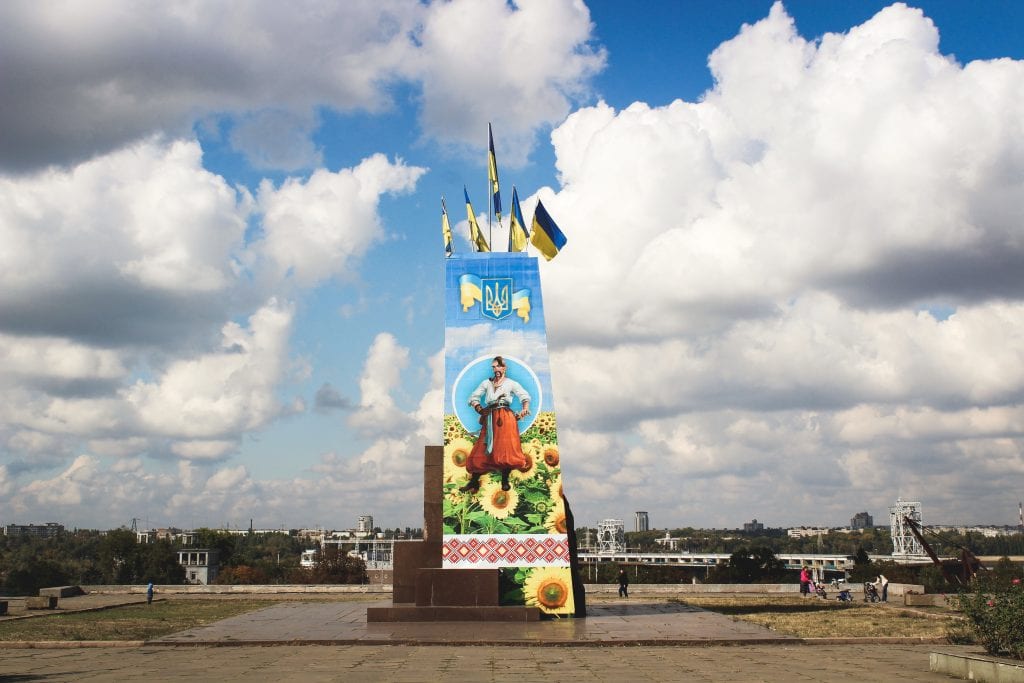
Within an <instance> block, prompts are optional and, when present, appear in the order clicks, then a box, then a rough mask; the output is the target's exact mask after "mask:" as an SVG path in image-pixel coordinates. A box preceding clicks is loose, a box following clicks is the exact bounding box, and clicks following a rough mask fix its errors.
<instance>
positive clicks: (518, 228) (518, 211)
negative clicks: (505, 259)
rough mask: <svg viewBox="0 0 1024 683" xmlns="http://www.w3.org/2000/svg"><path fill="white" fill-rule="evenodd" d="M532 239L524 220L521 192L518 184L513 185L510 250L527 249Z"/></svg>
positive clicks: (509, 227)
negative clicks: (518, 190)
mask: <svg viewBox="0 0 1024 683" xmlns="http://www.w3.org/2000/svg"><path fill="white" fill-rule="evenodd" d="M529 241H530V233H529V232H527V230H526V221H524V220H523V210H522V208H520V206H519V194H518V193H517V192H516V186H515V185H513V186H512V220H511V222H510V223H509V226H508V250H509V251H526V244H527V242H529Z"/></svg>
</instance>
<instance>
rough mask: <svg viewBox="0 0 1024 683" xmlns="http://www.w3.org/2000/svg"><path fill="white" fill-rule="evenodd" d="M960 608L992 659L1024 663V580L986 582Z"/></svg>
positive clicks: (962, 599) (966, 595)
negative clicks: (1003, 658) (1009, 658)
mask: <svg viewBox="0 0 1024 683" xmlns="http://www.w3.org/2000/svg"><path fill="white" fill-rule="evenodd" d="M956 604H957V606H958V608H959V609H960V611H961V612H963V614H964V616H965V617H966V619H967V623H968V625H969V627H970V629H971V631H973V634H974V636H975V638H976V639H977V641H978V642H979V643H980V644H981V646H982V647H984V648H985V652H987V653H989V654H990V655H1003V656H1009V657H1013V658H1015V659H1024V584H1022V583H1021V580H1020V579H1019V578H1018V579H1012V580H1010V581H1006V580H999V579H991V578H987V579H982V580H979V581H978V583H977V585H976V590H975V592H973V593H961V594H960V595H959V596H958V597H957V598H956Z"/></svg>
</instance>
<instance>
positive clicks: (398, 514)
mask: <svg viewBox="0 0 1024 683" xmlns="http://www.w3.org/2000/svg"><path fill="white" fill-rule="evenodd" d="M1022 34H1024V9H1022V6H1021V5H1020V3H1017V2H994V1H991V2H982V3H962V2H933V1H928V2H921V3H913V4H911V5H909V6H908V5H902V4H897V5H890V4H888V3H881V2H856V3H845V2H815V1H810V0H799V1H792V2H788V3H783V4H773V3H772V2H769V1H762V0H758V1H754V0H749V1H739V2H729V3H721V2H682V3H679V2H651V3H643V4H641V5H636V4H629V3H621V2H613V1H607V2H605V1H602V2H587V3H583V2H572V1H570V0H565V1H561V0H560V1H549V0H532V1H525V0H524V1H523V2H519V3H515V4H513V3H507V2H501V1H499V0H474V1H469V0H455V1H453V2H434V3H419V2H412V1H408V0H390V1H385V2H374V3H341V4H335V3H317V2H304V3H296V4H289V5H288V6H285V5H280V4H278V3H270V2H253V3H246V4H244V5H238V4H235V3H220V2H211V3H204V4H203V5H200V6H198V7H197V6H193V5H189V4H185V3H175V2H170V3H137V4H132V5H125V4H124V3H118V2H88V3H86V2H70V3H66V4H62V5H56V4H51V3H35V2H27V1H26V2H18V1H16V2H8V3H3V4H2V5H0V63H2V64H3V65H4V68H3V69H2V70H0V98H2V101H3V103H4V106H3V107H2V109H0V278H2V283H0V284H2V286H0V405H3V406H4V408H3V409H0V523H4V524H6V523H29V522H36V523H39V522H44V521H59V522H62V523H64V524H66V525H69V526H85V527H111V526H118V525H120V524H126V523H129V522H130V520H131V519H132V518H141V519H143V520H144V523H145V520H148V523H149V524H151V525H153V526H156V525H170V524H173V525H177V526H183V527H190V526H199V525H210V526H219V525H225V524H227V525H233V526H245V525H247V524H248V522H249V520H250V519H253V520H254V523H255V524H256V525H257V526H265V527H282V526H283V527H296V526H315V525H320V526H326V527H333V528H343V527H348V526H351V525H353V524H354V523H355V519H356V517H357V516H358V515H361V514H372V515H374V518H375V520H376V522H377V523H378V524H381V525H383V526H390V527H394V526H418V525H419V524H420V523H421V521H420V519H419V515H420V510H421V508H420V500H419V491H420V486H421V484H420V482H421V463H422V449H423V446H424V445H427V444H432V443H436V442H437V441H438V439H439V435H440V429H441V422H440V420H441V417H440V416H441V412H442V404H443V355H442V354H443V344H444V275H443V272H444V259H443V251H442V243H441V236H440V216H439V213H440V206H439V203H440V198H441V196H445V197H446V198H447V200H448V209H449V213H450V215H451V218H452V221H453V227H454V228H455V231H456V232H457V233H458V236H457V248H458V249H459V250H461V251H466V250H468V248H469V244H468V241H467V239H466V236H467V235H468V228H467V223H466V220H465V217H464V209H463V206H462V188H463V185H465V186H466V187H467V188H468V191H469V194H470V197H471V199H472V200H473V203H474V207H475V209H476V211H477V213H478V215H479V216H480V219H481V221H482V222H483V223H484V224H486V209H487V203H486V199H487V195H486V189H487V178H486V144H487V124H488V122H490V123H492V124H493V126H494V133H495V143H496V146H497V157H498V166H499V171H500V177H501V186H502V192H503V195H504V202H505V204H506V212H507V205H508V203H509V202H510V200H511V190H512V186H513V184H514V185H515V186H516V187H517V188H518V189H519V194H520V197H521V198H522V200H523V210H524V214H525V215H526V218H527V221H529V220H530V218H531V217H532V214H533V207H534V205H535V203H536V201H537V199H538V198H540V199H543V201H544V203H545V206H546V207H547V208H548V209H549V211H550V212H551V213H552V215H553V216H554V217H555V219H556V220H557V221H558V222H559V225H560V226H561V228H562V229H563V231H564V232H565V233H566V234H567V236H568V239H569V243H568V246H567V248H566V250H565V251H564V253H563V254H561V255H560V256H559V257H558V258H556V259H555V260H554V261H553V262H551V263H550V264H549V263H542V264H541V271H542V278H543V283H544V292H545V303H546V304H547V313H548V315H547V320H548V336H549V342H550V351H551V354H550V362H551V368H552V370H551V374H552V379H551V382H552V385H553V391H554V393H555V395H556V396H557V398H558V416H559V428H560V429H559V437H560V438H559V440H560V444H561V447H562V453H563V463H564V467H565V484H566V491H567V494H568V495H569V497H570V499H571V501H572V504H573V509H574V512H575V513H576V516H577V519H578V520H579V521H580V522H581V523H583V522H588V521H589V522H590V523H594V522H596V521H597V520H600V519H604V518H607V517H616V518H624V519H628V518H629V516H630V515H631V513H632V512H633V511H634V510H635V509H646V510H648V511H649V512H650V514H651V522H652V524H653V525H654V526H656V527H664V526H672V527H674V526H687V525H692V526H718V527H722V526H728V527H736V526H739V525H740V524H742V523H743V522H745V521H749V520H750V519H751V518H754V517H756V518H757V519H758V520H760V521H763V522H764V523H766V524H768V525H772V526H777V525H799V524H837V525H838V524H844V523H846V522H847V521H848V520H849V518H850V517H852V516H853V514H855V513H856V512H859V511H861V510H868V511H869V512H871V513H872V514H874V515H875V518H876V520H884V519H885V517H886V507H887V506H888V505H889V504H891V503H892V502H893V501H894V500H895V499H896V497H897V496H902V497H903V498H905V499H907V498H910V499H920V500H922V502H923V510H924V515H925V521H926V522H989V523H1001V524H1010V523H1016V521H1017V520H1016V510H1017V503H1018V501H1019V500H1021V498H1024V458H1022V457H1021V445H1022V440H1021V439H1022V430H1024V427H1022V425H1024V404H1022V401H1024V363H1021V358H1022V357H1024V337H1022V335H1021V334H1020V329H1021V324H1022V323H1024V303H1022V301H1021V296H1020V292H1021V291H1024V289H1022V287H1021V285H1024V282H1022V279H1024V276H1022V275H1021V273H1024V269H1022V268H1021V266H1024V240H1022V239H1021V224H1020V206H1021V205H1022V200H1024V129H1022V127H1021V125H1020V121H1021V120H1024V95H1022V93H1024V62H1022V59H1024V55H1022V52H1024V47H1022V45H1021V42H1020V40H1019V36H1021V35H1022ZM494 241H495V242H496V243H497V244H499V245H501V244H504V242H505V238H504V233H503V232H502V230H501V229H500V228H499V229H498V230H497V231H496V232H495V233H494Z"/></svg>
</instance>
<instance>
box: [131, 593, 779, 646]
mask: <svg viewBox="0 0 1024 683" xmlns="http://www.w3.org/2000/svg"><path fill="white" fill-rule="evenodd" d="M384 604H390V603H383V602H380V601H377V602H347V603H287V604H279V605H273V606H271V607H266V608H264V609H261V610H257V611H255V612H249V613H247V614H241V615H238V616H236V617H229V618H227V619H224V620H222V621H218V622H216V623H213V624H208V625H206V626H199V627H196V628H192V629H189V630H187V631H182V632H179V633H174V634H171V635H169V636H164V637H162V638H159V639H156V640H153V641H150V643H149V644H151V645H185V644H193V645H209V646H213V645H241V644H253V645H259V644H287V643H292V644H309V645H313V644H336V645H340V644H380V645H385V644H418V645H425V644H431V643H436V644H447V645H451V644H466V645H469V644H476V645H487V644H491V645H496V644H524V645H530V644H534V645H609V644H610V645H640V644H652V645H653V644H664V645H668V644H679V645H682V644H688V645H689V644H702V643H708V642H729V643H739V642H742V643H766V642H776V641H786V640H796V639H794V638H792V637H791V636H785V635H781V634H778V633H775V632H773V631H770V630H768V629H767V628H764V627H763V626H759V625H757V624H752V623H749V622H745V621H734V620H732V619H730V618H729V617H726V616H723V615H721V614H715V613H714V612H708V611H706V610H703V609H700V608H696V607H690V606H687V605H680V604H666V603H636V602H634V603H627V602H622V603H605V604H599V605H590V606H588V614H587V618H586V619H559V620H554V621H540V622H518V623H508V622H502V623H496V622H445V623H443V624H441V623H433V622H427V623H424V622H397V623H396V622H385V623H367V621H366V609H367V607H371V606H381V605H384Z"/></svg>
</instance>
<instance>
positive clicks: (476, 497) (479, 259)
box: [442, 252, 575, 616]
mask: <svg viewBox="0 0 1024 683" xmlns="http://www.w3.org/2000/svg"><path fill="white" fill-rule="evenodd" d="M445 263H446V272H445V290H446V302H445V304H446V305H445V398H444V405H445V409H444V484H443V486H444V498H443V500H444V538H443V547H442V556H443V566H444V567H445V568H451V569H455V568H459V569H461V568H497V569H499V570H500V571H501V593H502V596H501V602H502V604H506V605H528V606H535V607H539V608H540V609H541V611H542V612H543V613H544V614H545V615H548V616H572V615H573V613H574V611H575V607H574V599H573V592H572V574H571V570H570V565H569V559H570V558H569V541H568V537H567V529H566V519H565V503H564V501H563V499H562V469H561V461H560V455H559V451H558V430H557V426H556V422H555V408H554V400H553V397H552V394H551V376H550V371H549V368H548V348H547V334H546V332H545V327H544V305H543V301H542V299H541V288H540V273H539V270H538V267H537V259H536V258H535V257H533V256H529V255H527V254H525V253H515V252H510V253H494V252H491V253H472V254H460V255H456V256H453V257H452V258H449V259H447V260H446V262H445Z"/></svg>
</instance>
